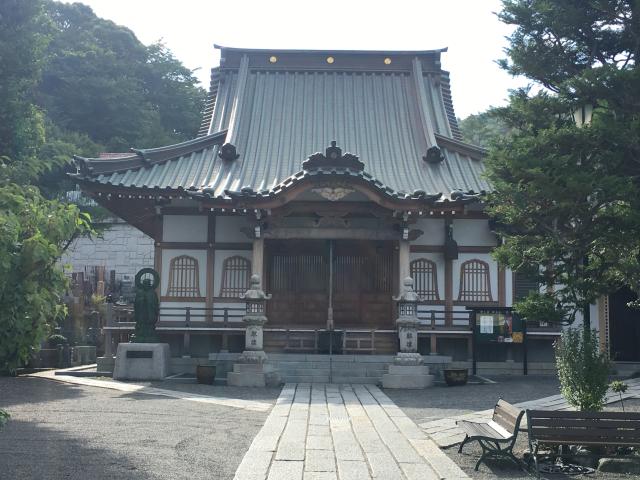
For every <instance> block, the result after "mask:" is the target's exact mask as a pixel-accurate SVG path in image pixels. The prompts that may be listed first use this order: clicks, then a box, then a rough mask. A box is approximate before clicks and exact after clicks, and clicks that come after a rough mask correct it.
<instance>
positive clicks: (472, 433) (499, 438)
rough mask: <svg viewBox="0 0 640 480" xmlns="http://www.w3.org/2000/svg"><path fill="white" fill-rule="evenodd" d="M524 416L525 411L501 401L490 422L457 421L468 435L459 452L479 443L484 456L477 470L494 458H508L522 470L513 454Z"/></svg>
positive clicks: (477, 465)
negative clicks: (473, 443)
mask: <svg viewBox="0 0 640 480" xmlns="http://www.w3.org/2000/svg"><path fill="white" fill-rule="evenodd" d="M523 415H524V410H519V409H518V408H516V407H514V406H513V405H511V404H510V403H508V402H505V401H504V400H502V399H499V400H498V403H497V404H496V406H495V408H494V409H493V417H492V419H491V420H490V421H489V422H469V421H466V420H459V421H457V422H456V424H457V425H458V427H460V428H461V429H462V430H463V431H464V432H465V433H466V436H465V438H464V440H463V441H462V443H461V444H460V448H459V449H458V452H459V453H461V452H462V447H464V446H465V444H466V443H469V442H473V441H477V442H478V443H479V444H480V446H481V447H482V455H481V456H480V458H479V459H478V463H476V467H475V469H476V470H478V467H480V464H481V463H482V462H484V461H485V460H486V459H487V458H492V457H493V458H501V457H502V458H508V459H510V460H512V461H513V462H514V463H515V464H516V465H518V467H520V468H522V464H521V463H520V461H519V460H518V459H517V458H516V457H515V455H514V454H513V446H514V445H515V443H516V438H517V437H518V431H519V430H520V422H521V421H522V416H523Z"/></svg>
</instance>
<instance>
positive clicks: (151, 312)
mask: <svg viewBox="0 0 640 480" xmlns="http://www.w3.org/2000/svg"><path fill="white" fill-rule="evenodd" d="M145 275H151V276H152V279H150V278H144V279H143V277H144V276H145ZM159 283H160V275H159V274H158V272H156V271H155V270H154V269H152V268H143V269H142V270H140V271H139V272H138V273H137V274H136V280H135V285H136V298H135V301H134V304H133V315H134V318H135V321H136V329H135V341H136V343H155V342H157V341H158V337H157V336H156V322H157V321H158V313H159V311H160V302H159V301H158V295H157V294H156V288H157V287H158V285H159Z"/></svg>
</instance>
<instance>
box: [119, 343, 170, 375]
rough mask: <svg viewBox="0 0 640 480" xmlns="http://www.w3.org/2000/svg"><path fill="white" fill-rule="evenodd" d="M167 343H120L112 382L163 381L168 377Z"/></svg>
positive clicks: (168, 351)
mask: <svg viewBox="0 0 640 480" xmlns="http://www.w3.org/2000/svg"><path fill="white" fill-rule="evenodd" d="M170 357H171V352H170V350H169V344H168V343H120V344H118V351H117V353H116V363H115V368H114V370H113V378H114V380H143V381H150V380H164V378H165V377H167V376H168V375H169V359H170Z"/></svg>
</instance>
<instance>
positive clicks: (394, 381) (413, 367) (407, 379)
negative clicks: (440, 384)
mask: <svg viewBox="0 0 640 480" xmlns="http://www.w3.org/2000/svg"><path fill="white" fill-rule="evenodd" d="M433 377H434V376H433V375H430V374H429V367H428V366H426V365H422V356H420V354H418V353H399V354H398V356H397V357H396V358H395V359H394V361H393V363H392V364H391V365H389V373H385V374H384V375H382V386H383V387H384V388H408V389H419V388H427V387H430V386H432V385H433Z"/></svg>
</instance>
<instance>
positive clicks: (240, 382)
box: [227, 363, 282, 387]
mask: <svg viewBox="0 0 640 480" xmlns="http://www.w3.org/2000/svg"><path fill="white" fill-rule="evenodd" d="M281 383H282V380H281V379H280V375H279V374H278V372H277V371H276V369H275V368H274V367H273V366H272V365H267V364H265V363H235V364H234V365H233V372H229V373H227V385H231V386H234V387H277V386H279V385H280V384H281Z"/></svg>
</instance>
